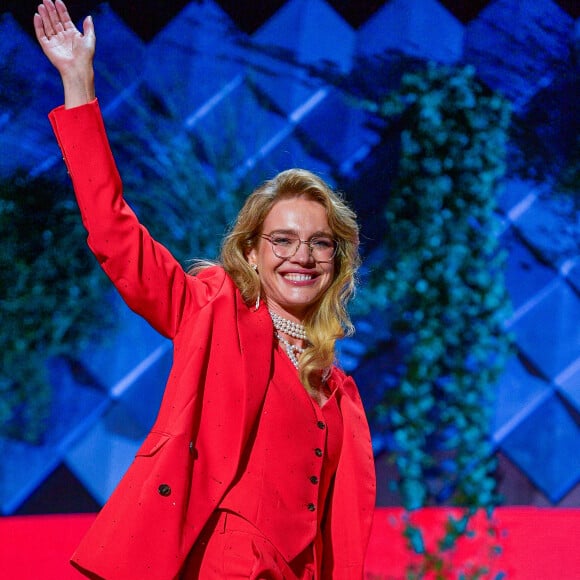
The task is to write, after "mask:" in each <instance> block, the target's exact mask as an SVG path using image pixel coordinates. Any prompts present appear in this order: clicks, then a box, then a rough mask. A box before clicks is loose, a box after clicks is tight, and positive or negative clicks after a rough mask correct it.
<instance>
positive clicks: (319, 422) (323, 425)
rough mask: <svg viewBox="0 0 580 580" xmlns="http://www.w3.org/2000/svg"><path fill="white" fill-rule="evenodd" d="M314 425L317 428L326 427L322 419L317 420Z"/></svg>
mask: <svg viewBox="0 0 580 580" xmlns="http://www.w3.org/2000/svg"><path fill="white" fill-rule="evenodd" d="M316 426H317V427H318V428H319V429H324V428H325V427H326V425H325V424H324V421H318V423H316Z"/></svg>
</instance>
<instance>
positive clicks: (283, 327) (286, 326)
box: [268, 309, 308, 340]
mask: <svg viewBox="0 0 580 580" xmlns="http://www.w3.org/2000/svg"><path fill="white" fill-rule="evenodd" d="M268 312H269V313H270V316H271V317H272V322H273V323H274V328H275V329H276V330H278V331H279V332H283V333H284V334H287V335H288V336H293V337H294V338H300V339H302V340H308V337H307V336H306V329H305V328H304V325H303V324H300V323H299V322H292V321H291V320H287V319H286V318H282V317H281V316H280V315H279V314H276V313H275V312H273V311H272V310H270V309H268Z"/></svg>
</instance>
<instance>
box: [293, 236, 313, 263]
mask: <svg viewBox="0 0 580 580" xmlns="http://www.w3.org/2000/svg"><path fill="white" fill-rule="evenodd" d="M293 260H295V261H296V262H299V263H300V264H306V263H308V262H311V261H313V260H314V258H313V257H312V250H311V249H310V243H309V242H303V241H302V240H300V244H299V246H298V249H297V250H296V253H295V254H294V256H293Z"/></svg>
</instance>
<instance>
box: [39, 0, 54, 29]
mask: <svg viewBox="0 0 580 580" xmlns="http://www.w3.org/2000/svg"><path fill="white" fill-rule="evenodd" d="M45 2H46V0H45ZM38 14H39V16H40V19H41V20H42V28H43V30H44V34H45V36H46V37H47V38H50V37H51V36H54V35H55V34H56V31H55V30H54V27H53V26H52V22H51V20H50V16H49V15H48V10H47V9H46V6H45V5H44V4H39V5H38Z"/></svg>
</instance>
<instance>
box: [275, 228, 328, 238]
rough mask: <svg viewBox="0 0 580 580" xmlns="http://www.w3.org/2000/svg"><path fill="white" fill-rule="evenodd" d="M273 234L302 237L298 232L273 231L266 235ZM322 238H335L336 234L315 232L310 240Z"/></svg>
mask: <svg viewBox="0 0 580 580" xmlns="http://www.w3.org/2000/svg"><path fill="white" fill-rule="evenodd" d="M272 234H293V235H295V236H297V237H300V235H299V234H298V232H297V231H296V230H283V229H282V230H272V231H271V232H270V233H269V234H266V235H268V236H271V235H272ZM321 237H325V238H333V237H334V234H333V233H332V232H325V231H321V230H318V231H316V232H314V233H313V234H312V235H311V236H310V238H309V239H312V238H321Z"/></svg>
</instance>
